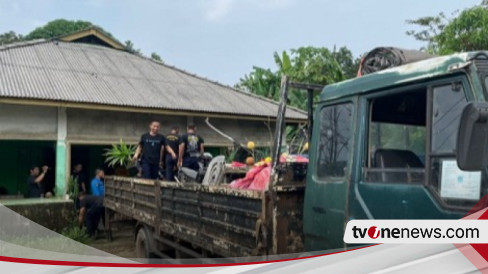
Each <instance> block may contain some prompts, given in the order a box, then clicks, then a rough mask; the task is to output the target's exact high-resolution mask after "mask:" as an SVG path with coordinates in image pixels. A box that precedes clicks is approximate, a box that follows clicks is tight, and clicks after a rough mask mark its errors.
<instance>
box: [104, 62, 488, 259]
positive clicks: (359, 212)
mask: <svg viewBox="0 0 488 274" xmlns="http://www.w3.org/2000/svg"><path fill="white" fill-rule="evenodd" d="M487 77H488V53H485V52H470V53H460V54H454V55H450V56H444V57H436V58H432V59H428V60H424V61H419V62H414V63H411V64H407V65H403V66H399V67H395V68H391V69H387V70H384V71H380V72H377V73H373V74H369V75H365V76H363V77H359V78H355V79H352V80H348V81H344V82H341V83H337V84H333V85H329V86H326V87H325V88H324V89H323V90H322V92H321V95H320V100H319V101H318V102H317V103H316V105H315V110H314V115H313V119H314V123H313V134H312V140H311V146H310V147H311V148H310V152H309V157H310V162H309V164H308V169H307V175H306V179H305V180H304V181H299V180H298V181H297V180H294V179H293V177H294V176H292V175H290V172H289V169H290V167H283V166H280V165H279V164H277V163H276V165H275V167H276V169H275V171H276V172H274V174H275V176H274V177H273V173H272V177H273V178H272V180H271V183H270V187H269V189H268V190H266V191H262V192H261V191H251V190H246V191H240V190H234V189H230V188H229V187H228V186H226V185H220V186H202V185H193V184H177V183H170V182H161V181H144V180H136V179H130V178H120V177H111V178H108V179H107V182H106V188H107V190H106V197H105V206H106V208H107V209H108V210H107V212H108V214H107V224H108V225H109V226H110V220H111V216H113V215H114V214H113V213H114V212H117V213H120V214H123V215H126V216H129V217H130V218H133V219H135V220H137V226H136V248H137V250H139V251H138V254H141V255H149V254H150V253H156V254H159V255H163V256H167V254H170V253H171V254H173V255H171V256H176V257H178V255H179V254H182V253H184V254H186V256H188V255H190V256H193V257H236V256H250V255H256V256H257V255H272V254H282V253H298V252H302V251H317V250H328V249H337V248H342V249H344V248H348V246H347V245H346V244H345V243H344V242H343V234H344V229H345V226H346V223H347V222H348V221H349V220H352V219H459V218H461V217H463V216H464V215H465V214H466V212H468V211H469V210H470V209H472V208H473V206H475V204H476V203H477V202H478V201H479V200H480V199H481V198H482V197H483V196H484V195H485V194H486V192H487V174H486V171H485V170H483V171H480V170H482V168H484V166H482V165H483V164H487V160H486V156H484V155H485V154H486V153H484V151H487V150H484V149H486V146H487V145H486V144H484V143H483V142H482V143H483V144H484V146H483V144H481V145H480V144H479V142H476V140H480V138H481V137H483V136H485V135H483V134H484V132H488V130H486V128H485V127H486V125H485V124H486V123H487V122H486V121H484V120H483V119H482V118H479V117H485V116H484V113H485V112H484V110H485V109H488V108H486V105H485V104H484V103H480V102H483V101H486V99H487V98H488V90H487V87H488V81H487V79H488V78H487ZM285 85H286V83H285ZM285 101H286V100H285ZM473 101H474V102H478V103H477V104H473V103H470V102H473ZM284 110H285V109H284V107H283V105H282V108H281V111H282V112H284ZM463 111H464V114H463ZM282 114H283V113H280V115H282ZM473 117H475V118H473ZM476 117H478V118H479V119H478V118H476ZM485 118H486V117H485ZM461 120H462V121H463V122H462V123H461V122H460V121H461ZM279 121H280V119H279V117H278V122H279ZM460 123H461V124H462V125H463V126H462V127H460V126H459V125H460ZM460 128H461V129H462V131H460V130H459V129H460ZM277 129H278V130H277V134H276V135H277V136H280V135H281V134H279V132H280V127H279V126H278V127H277ZM458 136H460V139H462V142H457V141H458V140H457V139H458ZM485 137H487V136H485ZM280 138H281V137H280ZM485 139H486V138H485ZM473 140H474V141H473ZM276 141H277V143H281V142H280V139H277V140H276ZM480 149H481V150H480ZM275 151H276V150H275ZM456 151H458V153H456ZM480 151H481V152H480ZM475 154H476V155H475ZM469 155H475V156H476V157H474V158H473V157H470V156H469ZM458 164H459V166H464V167H467V168H465V169H469V170H471V171H465V170H461V169H459V167H458ZM468 175H469V176H468ZM464 178H469V180H468V179H466V180H464V181H463V179H464Z"/></svg>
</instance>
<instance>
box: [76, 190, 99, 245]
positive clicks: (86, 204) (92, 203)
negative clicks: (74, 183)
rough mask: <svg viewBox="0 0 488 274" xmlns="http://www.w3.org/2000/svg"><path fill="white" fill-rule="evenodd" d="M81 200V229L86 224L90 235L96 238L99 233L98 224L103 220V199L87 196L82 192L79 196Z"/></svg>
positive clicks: (79, 217)
mask: <svg viewBox="0 0 488 274" xmlns="http://www.w3.org/2000/svg"><path fill="white" fill-rule="evenodd" d="M78 198H79V199H80V215H79V216H78V223H79V225H80V227H81V226H82V225H83V223H85V225H86V231H87V232H88V235H90V236H94V235H95V232H96V231H97V227H98V223H99V222H100V218H102V214H103V213H104V211H103V197H100V196H92V195H87V194H85V193H84V192H81V193H80V194H79V196H78Z"/></svg>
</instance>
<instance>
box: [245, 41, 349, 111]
mask: <svg viewBox="0 0 488 274" xmlns="http://www.w3.org/2000/svg"><path fill="white" fill-rule="evenodd" d="M273 57H274V61H275V64H276V66H277V70H276V71H274V72H273V71H272V70H270V69H264V68H260V67H253V71H252V72H251V73H249V74H248V75H245V76H244V77H243V78H241V79H240V81H239V83H238V84H237V85H236V86H237V87H238V88H241V89H244V90H247V91H249V92H252V93H255V94H258V95H261V96H264V97H267V98H270V99H273V100H276V101H277V100H278V99H279V90H280V82H281V75H283V74H286V75H288V76H290V78H291V79H292V81H296V82H304V83H314V84H323V85H328V84H331V83H335V82H338V81H342V80H345V79H349V78H352V77H354V76H355V75H356V72H357V70H358V67H359V62H358V60H357V59H356V60H354V58H353V56H352V53H351V51H350V50H348V49H347V48H345V47H342V48H340V49H339V50H336V49H333V50H332V51H331V50H329V49H327V48H323V47H301V48H298V49H292V50H290V53H288V52H286V51H283V52H282V53H281V54H278V53H277V52H275V53H274V55H273ZM289 100H290V102H289V103H290V104H291V105H292V106H296V107H299V108H301V109H306V106H307V95H306V93H305V92H299V91H294V90H292V91H291V92H290V93H289Z"/></svg>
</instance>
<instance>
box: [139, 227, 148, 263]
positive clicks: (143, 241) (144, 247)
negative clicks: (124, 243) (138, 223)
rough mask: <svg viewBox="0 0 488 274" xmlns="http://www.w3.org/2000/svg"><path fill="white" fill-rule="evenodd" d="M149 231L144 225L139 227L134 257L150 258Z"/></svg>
mask: <svg viewBox="0 0 488 274" xmlns="http://www.w3.org/2000/svg"><path fill="white" fill-rule="evenodd" d="M150 239H151V238H150V237H149V232H148V231H147V229H146V228H145V227H141V228H139V230H137V235H136V257H137V258H148V259H149V258H150V257H151V244H150V242H149V241H150Z"/></svg>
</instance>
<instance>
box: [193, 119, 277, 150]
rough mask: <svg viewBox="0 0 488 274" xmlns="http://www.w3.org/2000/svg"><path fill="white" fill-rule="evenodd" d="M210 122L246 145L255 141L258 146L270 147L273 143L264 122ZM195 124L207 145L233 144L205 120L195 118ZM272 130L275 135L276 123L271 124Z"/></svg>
mask: <svg viewBox="0 0 488 274" xmlns="http://www.w3.org/2000/svg"><path fill="white" fill-rule="evenodd" d="M209 121H210V124H212V125H213V126H214V127H216V128H217V129H218V130H220V131H222V132H223V133H225V134H227V135H229V136H230V137H233V138H234V139H236V140H237V141H239V142H241V143H244V144H246V143H247V142H248V141H253V142H254V143H255V144H256V145H257V146H269V145H270V143H272V141H273V140H272V137H271V136H272V135H270V131H269V130H268V127H267V126H266V124H265V123H264V122H263V121H255V120H237V119H222V118H210V119H209ZM194 122H195V124H196V125H197V130H198V133H199V134H200V135H201V136H202V138H203V139H204V140H205V144H207V145H211V144H213V143H215V144H224V145H230V144H231V143H230V141H228V140H227V139H225V138H224V137H222V136H221V135H220V134H218V133H217V132H215V131H214V130H212V129H211V128H210V127H209V126H207V124H206V123H205V118H201V117H195V118H194ZM270 128H271V134H273V133H274V130H275V123H271V124H270Z"/></svg>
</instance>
